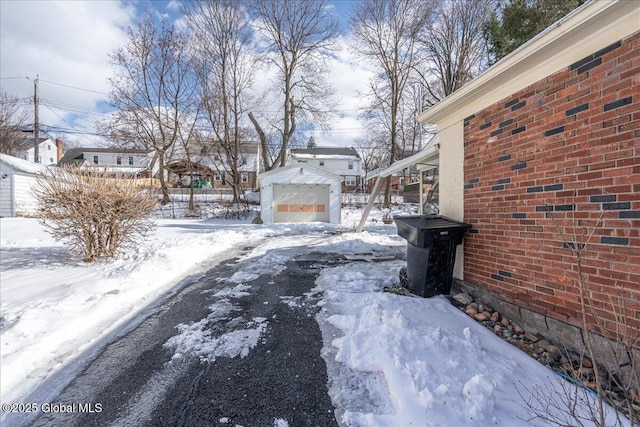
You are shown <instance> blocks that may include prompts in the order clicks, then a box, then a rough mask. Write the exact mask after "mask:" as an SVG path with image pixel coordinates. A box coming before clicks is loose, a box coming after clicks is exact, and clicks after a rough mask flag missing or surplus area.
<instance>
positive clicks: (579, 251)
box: [521, 212, 640, 427]
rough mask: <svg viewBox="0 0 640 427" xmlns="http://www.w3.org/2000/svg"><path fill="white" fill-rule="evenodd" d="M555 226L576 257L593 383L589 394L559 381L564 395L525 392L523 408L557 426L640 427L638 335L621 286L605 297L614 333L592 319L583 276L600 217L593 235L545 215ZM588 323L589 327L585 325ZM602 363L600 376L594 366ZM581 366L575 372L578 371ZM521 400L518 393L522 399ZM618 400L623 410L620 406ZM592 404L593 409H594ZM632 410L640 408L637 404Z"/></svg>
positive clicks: (593, 311)
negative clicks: (527, 395) (599, 345)
mask: <svg viewBox="0 0 640 427" xmlns="http://www.w3.org/2000/svg"><path fill="white" fill-rule="evenodd" d="M549 216H550V217H551V219H552V221H553V225H554V227H555V229H556V231H557V233H558V234H559V235H561V236H562V238H563V239H562V240H565V238H567V239H566V240H568V243H569V244H568V245H567V246H565V247H567V248H568V249H569V250H571V253H572V255H573V257H574V260H575V261H574V262H575V266H576V271H577V278H576V284H577V286H578V298H579V305H580V326H581V328H582V330H583V342H584V346H585V350H586V354H587V355H588V357H589V358H590V360H591V361H593V368H594V369H593V381H591V382H589V383H588V386H589V388H587V387H585V386H582V385H581V384H579V383H578V381H576V383H577V384H578V387H573V386H571V385H570V384H569V383H568V382H566V381H561V388H562V391H561V392H559V393H558V395H556V396H554V395H550V394H549V393H548V391H547V390H539V389H534V390H527V391H529V392H530V398H529V399H525V402H526V405H527V407H528V408H529V409H530V410H531V411H532V412H533V414H534V415H535V417H536V418H540V419H543V420H545V421H548V422H550V423H552V424H556V425H559V426H573V425H576V426H585V425H596V426H599V427H612V426H623V425H627V424H626V423H627V422H629V425H631V426H634V425H640V424H639V423H640V419H639V418H638V413H637V411H636V410H635V409H634V399H637V387H638V384H640V350H639V348H640V333H639V332H638V330H637V329H635V328H633V327H632V325H630V324H629V318H628V317H627V316H628V315H627V313H628V312H629V311H628V310H627V304H626V300H625V293H626V291H627V290H626V289H625V287H624V285H619V293H618V294H617V295H618V296H612V295H609V304H610V308H611V312H612V313H613V317H614V324H615V331H613V332H612V331H610V330H609V329H608V328H607V327H606V326H605V324H604V321H603V320H602V319H601V318H600V317H599V316H598V315H596V307H595V306H594V302H593V299H592V298H591V295H590V291H589V290H588V287H587V280H586V279H585V274H584V270H583V264H582V260H583V255H584V253H585V251H586V250H587V246H588V244H589V243H590V241H591V238H592V237H593V235H594V233H595V232H596V230H597V229H598V227H599V226H600V224H601V221H602V218H603V217H604V212H601V214H600V216H599V218H598V220H597V221H596V223H595V225H594V226H593V228H592V229H591V230H589V229H587V227H583V228H582V229H581V230H582V231H581V232H579V230H580V229H579V228H578V226H577V224H576V222H575V218H573V221H572V226H570V232H568V233H567V232H563V230H562V229H561V227H560V225H559V224H558V222H557V220H556V218H555V217H554V216H553V215H551V214H549ZM590 320H592V321H593V323H590V322H589V321H590ZM596 335H599V336H601V337H603V338H604V339H603V340H602V341H604V343H605V348H604V349H602V348H597V344H596V342H595V341H596V338H595V336H596ZM603 358H606V359H607V360H606V365H605V364H604V363H603V365H602V366H603V370H602V371H601V370H600V369H599V367H598V364H597V362H598V361H601V362H605V361H604V360H603ZM582 367H583V366H582V361H581V362H580V367H579V369H577V370H576V372H578V371H580V369H581V368H582ZM612 388H613V389H617V390H618V391H619V393H618V398H619V399H616V398H615V396H613V394H612V391H611V390H612ZM521 396H522V393H521ZM620 397H621V400H622V401H623V402H624V405H621V404H620ZM594 403H595V405H594ZM635 403H636V404H638V403H640V402H637V401H636V402H635Z"/></svg>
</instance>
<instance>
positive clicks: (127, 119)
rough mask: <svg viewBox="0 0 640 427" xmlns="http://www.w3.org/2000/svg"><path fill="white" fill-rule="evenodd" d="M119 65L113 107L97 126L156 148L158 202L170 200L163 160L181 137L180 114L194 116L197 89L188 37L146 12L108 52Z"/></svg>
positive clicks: (128, 140) (118, 138) (133, 142)
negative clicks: (120, 44)
mask: <svg viewBox="0 0 640 427" xmlns="http://www.w3.org/2000/svg"><path fill="white" fill-rule="evenodd" d="M109 59H110V63H111V65H114V66H115V67H116V68H117V71H116V75H115V77H113V78H112V79H111V86H112V90H111V93H110V102H111V104H112V105H113V106H114V107H115V108H116V109H117V111H116V113H115V114H114V115H113V117H112V118H111V119H110V120H108V121H106V122H102V123H101V124H100V125H99V128H101V129H102V130H103V132H105V133H108V134H109V135H111V138H112V139H113V140H114V141H118V142H120V143H123V144H126V145H127V146H129V147H135V148H144V149H150V150H153V151H154V154H155V155H154V162H155V161H157V162H158V165H159V170H160V173H159V179H160V185H161V188H162V203H163V204H166V203H168V202H169V201H170V197H169V192H168V188H167V182H166V179H165V172H166V163H167V159H168V156H169V154H170V152H171V150H172V149H173V147H174V145H175V143H176V141H177V140H178V138H179V135H180V125H181V123H183V116H187V115H190V114H193V108H194V106H195V94H196V87H195V84H194V79H193V75H192V74H193V73H192V68H191V66H190V64H189V62H188V50H187V38H186V37H185V36H184V35H183V34H180V33H179V32H178V31H177V30H176V29H175V28H174V27H173V26H171V25H168V23H167V21H166V20H162V21H160V22H159V23H157V22H156V21H155V20H154V19H153V17H151V16H147V17H145V18H144V19H143V21H142V22H141V23H140V25H139V26H138V27H136V28H133V29H129V32H128V42H127V44H126V45H125V46H124V47H121V48H118V49H116V50H115V51H114V52H113V53H112V54H111V55H110V56H109Z"/></svg>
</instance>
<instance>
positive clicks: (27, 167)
mask: <svg viewBox="0 0 640 427" xmlns="http://www.w3.org/2000/svg"><path fill="white" fill-rule="evenodd" d="M0 162H1V163H5V164H7V165H9V166H11V167H12V168H13V169H15V170H17V171H21V172H26V173H31V174H36V173H38V172H44V171H46V170H48V168H47V167H46V166H45V165H41V164H40V163H33V162H30V161H29V160H24V159H19V158H17V157H13V156H9V155H8V154H3V153H0Z"/></svg>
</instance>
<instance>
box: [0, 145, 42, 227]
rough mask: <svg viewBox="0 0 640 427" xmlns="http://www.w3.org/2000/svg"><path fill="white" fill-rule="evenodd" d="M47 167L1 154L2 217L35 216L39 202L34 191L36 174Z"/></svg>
mask: <svg viewBox="0 0 640 427" xmlns="http://www.w3.org/2000/svg"><path fill="white" fill-rule="evenodd" d="M46 170H47V167H46V166H44V165H41V164H38V163H33V162H30V161H28V160H23V159H18V158H16V157H12V156H9V155H7V154H1V153H0V217H11V216H34V215H36V209H37V208H38V201H37V200H36V198H35V196H34V195H33V192H32V189H33V188H34V187H35V186H36V185H37V181H36V174H37V173H38V172H43V171H46Z"/></svg>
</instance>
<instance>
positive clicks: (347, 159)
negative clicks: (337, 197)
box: [288, 147, 364, 192]
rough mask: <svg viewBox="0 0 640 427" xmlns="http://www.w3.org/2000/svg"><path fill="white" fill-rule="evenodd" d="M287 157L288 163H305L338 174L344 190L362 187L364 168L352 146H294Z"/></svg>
mask: <svg viewBox="0 0 640 427" xmlns="http://www.w3.org/2000/svg"><path fill="white" fill-rule="evenodd" d="M289 158H290V160H289V162H288V163H289V164H296V163H307V164H309V165H312V166H317V167H319V168H320V169H324V170H327V171H329V172H331V173H333V174H336V175H339V176H340V177H341V179H342V183H343V184H342V191H344V192H349V191H356V190H358V189H361V188H362V184H363V182H362V179H363V176H364V168H363V166H362V159H361V158H360V155H359V154H358V152H357V151H356V150H355V149H354V148H343V147H316V148H294V149H292V150H291V151H290V157H289Z"/></svg>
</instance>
